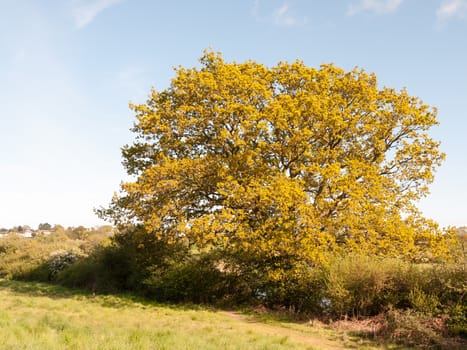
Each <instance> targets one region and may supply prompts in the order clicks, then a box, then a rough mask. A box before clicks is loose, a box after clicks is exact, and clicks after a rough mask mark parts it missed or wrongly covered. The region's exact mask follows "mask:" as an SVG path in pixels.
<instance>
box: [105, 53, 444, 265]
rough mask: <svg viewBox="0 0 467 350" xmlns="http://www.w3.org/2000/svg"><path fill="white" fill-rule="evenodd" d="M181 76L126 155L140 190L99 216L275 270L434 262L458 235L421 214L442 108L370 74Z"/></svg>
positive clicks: (184, 71)
mask: <svg viewBox="0 0 467 350" xmlns="http://www.w3.org/2000/svg"><path fill="white" fill-rule="evenodd" d="M200 63H201V65H200V67H198V68H183V67H179V68H176V70H175V73H176V74H175V77H174V78H173V80H172V82H171V84H170V86H169V87H168V88H167V89H165V90H163V91H156V90H153V91H152V92H151V94H150V96H149V99H148V100H147V102H146V103H145V104H141V105H131V108H132V109H133V110H134V111H135V113H136V118H137V119H136V122H135V125H134V129H133V131H134V132H135V134H136V140H135V142H134V143H133V144H132V145H128V146H125V147H124V148H123V158H124V166H125V167H126V169H127V171H128V173H129V174H130V175H132V176H134V179H135V180H134V181H130V182H126V183H123V184H122V187H121V192H120V194H118V195H117V196H116V197H115V198H114V199H113V200H112V202H111V204H110V206H109V208H107V209H104V210H102V211H101V215H102V216H103V217H106V218H108V219H111V220H113V221H114V222H115V223H116V224H118V225H125V224H128V223H141V224H144V226H145V227H146V229H147V230H148V231H149V232H152V233H153V234H155V235H158V236H159V237H161V238H163V239H167V240H169V241H177V240H184V241H188V242H189V243H190V244H195V245H196V246H197V247H199V248H204V249H205V248H209V247H217V248H218V249H221V250H222V251H223V252H225V254H227V255H228V254H233V255H235V254H237V255H241V256H243V257H245V258H246V259H250V260H251V261H261V262H264V263H268V264H273V265H274V264H277V265H280V264H281V263H283V262H284V261H288V262H290V261H300V262H301V264H303V263H304V262H309V263H310V264H313V263H316V262H323V261H325V259H326V254H327V253H328V252H346V251H354V252H365V253H372V254H380V255H388V256H402V257H408V258H411V259H421V260H422V259H428V258H429V259H431V258H435V257H437V256H442V255H444V254H445V253H446V252H447V250H446V249H447V248H446V247H447V240H448V238H449V237H450V236H449V235H445V234H443V233H442V232H441V231H440V230H439V228H438V226H437V225H436V224H435V223H433V222H431V221H430V220H426V219H424V218H423V217H421V215H420V213H419V212H418V211H417V209H416V207H415V206H414V203H416V201H417V200H418V199H420V198H421V197H423V196H424V195H426V194H427V191H428V189H427V185H428V184H429V183H431V182H432V181H433V173H434V170H435V168H436V167H437V166H439V165H440V163H441V162H442V159H443V157H444V155H443V154H442V153H441V152H440V151H439V149H438V146H439V143H438V142H436V141H434V140H433V139H431V138H430V136H429V135H428V131H429V129H430V128H431V127H432V126H434V125H436V124H437V123H438V122H437V120H436V109H435V108H432V107H430V106H428V105H426V104H424V103H423V102H422V101H421V100H420V99H419V98H417V97H413V96H410V95H409V94H408V93H407V91H405V90H402V91H396V90H395V89H391V88H387V87H379V86H378V83H377V79H376V76H375V75H374V74H370V73H367V72H365V71H364V70H363V69H354V70H352V71H345V70H343V69H340V68H338V67H336V66H334V65H331V64H330V65H322V66H321V67H320V68H317V69H316V68H310V67H307V66H306V65H305V64H304V63H303V62H301V61H296V62H293V63H287V62H280V63H278V64H277V65H276V66H274V67H266V66H264V65H263V64H260V63H257V62H254V61H248V62H244V63H236V62H231V63H229V62H225V61H224V59H223V58H222V56H221V54H219V53H214V52H212V51H206V52H205V54H204V56H203V57H202V58H201V59H200Z"/></svg>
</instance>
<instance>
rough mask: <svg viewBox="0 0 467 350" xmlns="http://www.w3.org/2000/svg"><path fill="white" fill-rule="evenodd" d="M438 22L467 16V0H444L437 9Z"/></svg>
mask: <svg viewBox="0 0 467 350" xmlns="http://www.w3.org/2000/svg"><path fill="white" fill-rule="evenodd" d="M436 18H437V20H438V23H445V22H446V21H448V20H450V19H453V18H459V19H464V18H467V0H443V1H442V2H441V5H440V6H439V8H438V10H437V11H436Z"/></svg>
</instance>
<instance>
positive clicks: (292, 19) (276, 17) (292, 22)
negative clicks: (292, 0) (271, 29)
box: [272, 3, 306, 27]
mask: <svg viewBox="0 0 467 350" xmlns="http://www.w3.org/2000/svg"><path fill="white" fill-rule="evenodd" d="M272 19H273V21H274V24H276V25H278V26H283V27H294V26H301V25H303V24H305V23H306V18H305V17H298V16H296V15H295V14H293V13H292V12H291V10H290V7H289V4H287V3H283V4H282V6H280V7H278V8H276V9H275V10H274V12H273V14H272Z"/></svg>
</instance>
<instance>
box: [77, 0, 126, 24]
mask: <svg viewBox="0 0 467 350" xmlns="http://www.w3.org/2000/svg"><path fill="white" fill-rule="evenodd" d="M121 1H122V0H94V1H88V2H86V3H80V4H78V5H76V6H75V7H74V8H73V17H74V20H75V25H76V28H78V29H82V28H84V27H86V26H87V25H88V24H90V23H91V22H92V21H93V20H94V18H96V16H97V15H98V14H99V13H101V12H102V11H104V10H106V9H108V8H109V7H112V6H114V5H116V4H117V3H119V2H121Z"/></svg>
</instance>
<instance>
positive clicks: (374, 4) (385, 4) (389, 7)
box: [347, 0, 403, 16]
mask: <svg viewBox="0 0 467 350" xmlns="http://www.w3.org/2000/svg"><path fill="white" fill-rule="evenodd" d="M402 1H403V0H360V1H359V2H358V3H354V4H350V5H349V7H348V9H347V15H348V16H354V15H356V14H358V13H360V12H370V13H373V14H376V15H384V14H388V13H393V12H395V11H396V10H397V9H398V8H399V6H400V5H401V4H402Z"/></svg>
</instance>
